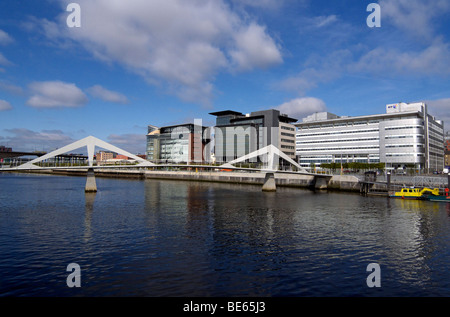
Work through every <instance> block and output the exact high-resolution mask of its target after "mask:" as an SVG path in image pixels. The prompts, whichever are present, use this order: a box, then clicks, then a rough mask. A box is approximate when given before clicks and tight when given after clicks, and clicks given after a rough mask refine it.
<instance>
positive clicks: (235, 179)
mask: <svg viewBox="0 0 450 317" xmlns="http://www.w3.org/2000/svg"><path fill="white" fill-rule="evenodd" d="M27 173H41V174H52V175H66V176H86V175H87V169H86V170H84V169H83V170H64V169H58V170H48V171H39V170H36V171H27ZM265 175H266V173H265V172H252V173H249V172H218V171H209V172H208V171H198V172H196V171H195V170H193V171H151V170H118V169H109V170H107V169H105V170H95V176H96V177H113V178H134V179H167V180H182V181H202V182H219V183H235V184H249V185H261V186H262V185H263V184H264V179H265ZM274 176H275V184H276V186H281V187H298V188H314V186H315V179H314V176H312V175H295V174H288V173H275V174H274ZM327 180H328V181H327V184H326V188H323V189H327V190H336V191H354V192H359V191H360V183H359V180H358V178H357V177H355V176H348V175H333V176H332V177H331V178H329V177H328V179H327Z"/></svg>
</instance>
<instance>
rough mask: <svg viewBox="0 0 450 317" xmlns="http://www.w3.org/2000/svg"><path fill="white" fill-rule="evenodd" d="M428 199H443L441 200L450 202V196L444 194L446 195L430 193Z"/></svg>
mask: <svg viewBox="0 0 450 317" xmlns="http://www.w3.org/2000/svg"><path fill="white" fill-rule="evenodd" d="M427 200H429V201H441V202H448V203H450V196H444V195H439V196H435V195H430V196H428V197H427Z"/></svg>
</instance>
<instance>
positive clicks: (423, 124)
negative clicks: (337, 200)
mask: <svg viewBox="0 0 450 317" xmlns="http://www.w3.org/2000/svg"><path fill="white" fill-rule="evenodd" d="M296 126H297V128H298V131H297V137H296V153H297V156H298V160H299V163H300V165H301V166H303V167H305V168H309V167H310V165H311V164H314V166H316V167H318V166H320V164H322V163H340V162H343V163H350V162H361V163H379V162H381V163H385V164H386V168H387V169H399V168H400V169H403V168H406V167H410V168H411V167H413V168H416V169H425V170H429V171H435V170H436V171H439V170H442V168H443V165H444V148H443V144H444V125H443V122H442V121H440V120H437V119H436V118H434V117H433V116H431V115H430V114H429V113H428V108H427V105H426V104H424V103H410V104H407V103H397V104H389V105H386V113H385V114H377V115H367V116H358V117H339V116H337V115H335V114H332V113H327V112H325V113H316V114H313V115H311V116H309V117H307V118H304V119H303V122H302V123H298V124H296Z"/></svg>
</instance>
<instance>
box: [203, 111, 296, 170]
mask: <svg viewBox="0 0 450 317" xmlns="http://www.w3.org/2000/svg"><path fill="white" fill-rule="evenodd" d="M210 114H211V115H213V116H216V126H215V127H214V142H215V145H214V154H215V159H216V161H217V162H229V161H232V160H234V159H236V158H239V157H242V156H244V155H246V154H249V153H251V152H254V151H256V150H258V149H261V148H263V147H265V146H267V145H269V144H272V145H274V146H276V147H277V148H279V149H280V150H281V151H283V152H284V153H285V154H286V155H288V156H289V157H291V158H293V159H295V130H296V128H295V126H294V125H293V123H294V122H297V119H294V118H290V117H288V116H287V115H285V114H281V113H280V111H279V110H275V109H271V110H263V111H256V112H252V113H250V114H243V113H241V112H237V111H232V110H225V111H218V112H211V113H210Z"/></svg>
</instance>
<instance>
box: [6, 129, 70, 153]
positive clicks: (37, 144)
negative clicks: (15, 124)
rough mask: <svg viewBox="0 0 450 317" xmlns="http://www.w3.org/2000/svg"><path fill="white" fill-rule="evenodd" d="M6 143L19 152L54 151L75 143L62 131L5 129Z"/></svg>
mask: <svg viewBox="0 0 450 317" xmlns="http://www.w3.org/2000/svg"><path fill="white" fill-rule="evenodd" d="M4 131H5V132H7V133H9V134H10V135H9V136H6V137H5V141H6V142H7V143H8V144H9V146H11V147H12V148H13V149H14V150H17V151H34V150H37V151H52V150H55V149H57V148H60V147H62V146H64V145H67V144H70V143H72V142H74V141H75V140H73V139H72V138H71V137H70V136H68V135H67V134H65V133H64V132H63V131H61V130H42V131H40V132H39V131H32V130H29V129H25V128H15V129H5V130H4Z"/></svg>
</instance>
